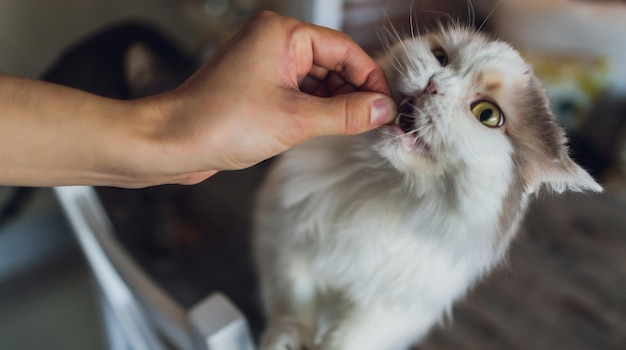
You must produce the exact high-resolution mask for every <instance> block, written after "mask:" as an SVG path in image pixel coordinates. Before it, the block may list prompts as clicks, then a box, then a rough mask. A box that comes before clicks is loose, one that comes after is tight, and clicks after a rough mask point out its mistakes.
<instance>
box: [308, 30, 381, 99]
mask: <svg viewBox="0 0 626 350" xmlns="http://www.w3.org/2000/svg"><path fill="white" fill-rule="evenodd" d="M308 28H309V30H308V35H309V37H310V40H311V50H312V55H313V64H314V65H317V66H320V67H323V68H326V69H328V70H330V71H334V72H336V73H338V74H339V75H341V76H342V77H343V78H344V79H345V80H346V81H347V82H349V83H350V84H352V85H354V86H356V87H357V88H359V90H361V91H371V92H381V93H384V94H387V95H391V89H390V87H389V83H388V82H387V77H386V76H385V73H384V72H383V70H382V68H380V66H379V65H378V64H377V63H376V62H375V61H374V59H372V58H371V57H370V56H369V55H368V54H367V53H366V52H365V51H364V50H363V49H362V48H361V47H360V46H359V45H357V44H356V43H355V42H354V41H353V40H352V39H351V38H350V37H349V36H347V35H346V34H343V33H341V32H338V31H335V30H332V29H330V28H325V27H320V26H316V25H313V24H311V25H309V26H308Z"/></svg>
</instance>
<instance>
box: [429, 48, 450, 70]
mask: <svg viewBox="0 0 626 350" xmlns="http://www.w3.org/2000/svg"><path fill="white" fill-rule="evenodd" d="M432 52H433V56H435V58H436V59H437V61H439V64H441V65H442V66H443V67H445V66H447V65H448V55H447V54H446V52H445V51H443V49H434V50H433V51H432Z"/></svg>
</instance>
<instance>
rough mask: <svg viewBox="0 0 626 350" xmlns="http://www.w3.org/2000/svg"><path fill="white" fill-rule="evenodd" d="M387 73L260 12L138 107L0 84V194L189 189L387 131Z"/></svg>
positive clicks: (332, 40) (334, 35)
mask: <svg viewBox="0 0 626 350" xmlns="http://www.w3.org/2000/svg"><path fill="white" fill-rule="evenodd" d="M389 94H390V91H389V87H388V84H387V81H386V78H385V76H384V74H383V72H382V70H381V69H380V67H378V65H376V63H375V62H374V61H373V60H372V59H371V58H370V57H369V56H367V55H366V54H365V53H364V52H363V51H362V50H361V49H360V48H359V47H358V46H357V45H356V44H355V43H354V42H352V41H351V40H350V39H349V38H347V37H346V36H345V35H343V34H340V33H338V32H335V31H332V30H329V29H326V28H321V27H316V26H313V25H310V24H306V23H303V22H300V21H297V20H294V19H291V18H286V17H281V16H278V15H275V14H272V13H261V14H259V15H258V16H256V17H255V18H254V19H253V20H251V21H250V22H249V23H248V25H247V26H246V27H245V28H244V29H243V30H242V31H241V32H240V33H239V34H238V35H237V36H236V37H235V38H234V39H233V40H231V42H230V43H228V44H227V45H226V46H225V48H223V49H222V51H220V52H219V53H218V54H217V55H216V56H215V58H214V59H213V60H211V61H210V62H208V63H207V64H205V65H204V66H203V67H202V68H200V69H199V70H198V71H197V72H196V73H195V74H194V75H193V76H192V77H191V78H190V79H188V80H187V81H186V82H185V83H184V84H183V85H182V86H181V87H179V88H178V89H176V90H174V91H172V92H168V93H165V94H161V95H156V96H152V97H148V98H144V99H139V100H135V101H120V100H113V99H107V98H102V97H99V96H95V95H92V94H88V93H85V92H82V91H78V90H74V89H70V88H66V87H61V86H57V85H53V84H48V83H44V82H39V81H34V80H28V79H20V78H15V77H11V76H6V75H0V123H1V124H2V126H1V127H0V169H1V171H0V184H7V185H18V184H19V185H35V186H52V185H70V184H71V185H75V184H90V185H113V186H122V187H143V186H150V185H157V184H164V183H183V184H192V183H197V182H200V181H202V180H204V179H206V178H207V177H209V176H211V175H213V174H214V173H216V172H217V171H220V170H230V169H242V168H245V167H248V166H252V165H254V164H256V163H258V162H260V161H262V160H264V159H267V158H269V157H272V156H274V155H276V154H279V153H281V152H283V151H285V150H287V149H289V148H290V147H292V146H294V145H296V144H298V143H300V142H302V141H304V140H306V139H308V138H311V137H315V136H318V135H328V134H352V133H359V132H363V131H367V130H370V129H372V128H374V127H376V126H379V125H382V124H384V123H387V122H389V121H390V120H391V119H392V118H393V116H394V114H395V108H396V107H395V104H394V103H393V101H392V100H391V98H390V97H389V96H388V95H389Z"/></svg>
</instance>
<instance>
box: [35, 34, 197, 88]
mask: <svg viewBox="0 0 626 350" xmlns="http://www.w3.org/2000/svg"><path fill="white" fill-rule="evenodd" d="M134 45H142V46H143V47H145V48H146V49H147V50H148V51H149V52H151V53H152V57H151V58H148V59H149V60H153V62H150V64H152V65H153V66H152V67H150V68H151V69H152V71H149V72H148V71H146V73H150V74H153V75H155V76H152V77H145V78H146V79H149V80H150V81H155V82H156V81H159V84H160V85H159V86H158V89H154V92H157V91H158V92H162V91H165V90H171V89H173V88H175V87H177V86H178V85H179V84H180V83H182V82H183V81H184V80H185V79H186V78H187V77H188V76H189V75H190V74H191V73H192V72H193V68H194V67H193V64H192V62H191V60H190V59H188V58H187V56H186V55H185V54H184V53H183V51H182V50H181V49H180V48H179V47H177V46H176V45H175V44H173V42H172V41H171V40H170V39H169V38H168V37H167V36H165V35H164V34H163V33H161V32H160V31H159V30H157V29H156V28H154V27H153V26H151V25H149V24H144V23H136V22H126V23H120V24H117V25H114V26H111V27H109V28H105V29H103V30H101V31H99V32H98V33H96V34H94V35H91V36H89V37H87V38H86V39H84V40H82V41H80V42H79V43H77V44H76V45H74V46H72V47H70V48H69V49H67V50H66V51H65V53H64V54H62V55H61V57H59V59H58V60H57V61H56V62H55V63H54V64H53V65H52V66H51V67H50V69H48V70H47V72H46V73H44V74H43V76H42V80H45V81H49V82H53V83H57V84H61V85H66V86H71V87H73V88H77V89H80V90H84V91H88V92H91V93H94V94H96V95H101V96H105V97H111V98H120V99H129V98H133V97H140V96H138V95H140V94H139V93H138V92H137V91H135V90H136V89H137V88H140V86H132V84H130V83H129V81H128V75H127V74H128V68H129V62H128V60H129V59H132V58H129V52H131V51H130V50H132V48H133V46H134ZM148 94H149V92H146V93H143V95H144V96H145V95H148Z"/></svg>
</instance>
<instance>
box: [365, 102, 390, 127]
mask: <svg viewBox="0 0 626 350" xmlns="http://www.w3.org/2000/svg"><path fill="white" fill-rule="evenodd" d="M396 109H397V107H396V104H395V103H394V102H393V100H392V99H391V98H388V97H380V98H377V99H375V100H374V101H372V104H371V106H370V124H371V125H375V126H380V125H384V124H387V123H389V122H391V121H392V120H393V118H394V117H395V114H396Z"/></svg>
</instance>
